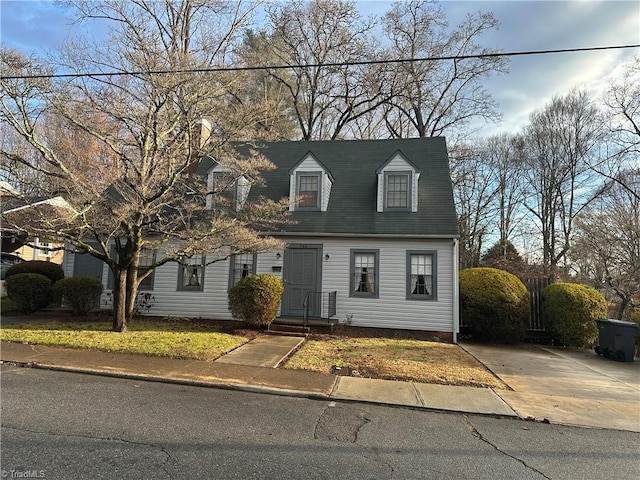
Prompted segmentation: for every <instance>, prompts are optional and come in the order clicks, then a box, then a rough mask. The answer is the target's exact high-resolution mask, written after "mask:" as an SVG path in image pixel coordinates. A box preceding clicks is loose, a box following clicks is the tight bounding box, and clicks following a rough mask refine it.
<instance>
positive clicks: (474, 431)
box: [462, 415, 551, 480]
mask: <svg viewBox="0 0 640 480" xmlns="http://www.w3.org/2000/svg"><path fill="white" fill-rule="evenodd" d="M462 417H463V418H464V421H465V423H466V424H467V426H468V427H469V430H470V431H471V435H473V436H474V437H476V438H477V439H479V440H480V441H482V442H484V443H486V444H487V445H489V446H491V447H492V448H493V449H494V450H495V451H496V452H500V453H501V454H502V455H505V456H507V457H509V458H512V459H513V460H515V461H516V462H518V463H520V464H522V465H523V466H524V467H525V468H528V469H529V470H532V471H534V472H536V473H537V474H539V475H542V477H544V478H546V479H547V480H551V477H548V476H546V475H545V474H544V473H542V472H541V471H540V470H538V469H537V468H535V467H532V466H531V465H529V464H527V462H525V461H524V460H522V459H521V458H518V457H516V456H514V455H511V454H510V453H507V452H505V451H504V450H501V449H500V448H499V447H498V446H497V445H495V444H494V443H491V442H490V441H489V440H487V439H486V438H484V435H482V433H480V431H479V430H478V429H477V428H476V427H475V425H473V423H471V420H469V417H467V416H466V415H463V416H462Z"/></svg>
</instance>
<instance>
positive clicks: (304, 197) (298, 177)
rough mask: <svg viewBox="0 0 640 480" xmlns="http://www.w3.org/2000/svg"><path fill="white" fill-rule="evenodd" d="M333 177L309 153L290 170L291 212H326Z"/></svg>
mask: <svg viewBox="0 0 640 480" xmlns="http://www.w3.org/2000/svg"><path fill="white" fill-rule="evenodd" d="M332 185H333V177H332V176H331V172H329V170H328V169H327V168H326V167H325V166H324V165H323V164H322V163H321V162H320V161H319V160H318V159H317V158H316V157H315V156H314V155H313V154H312V153H311V152H309V153H307V154H306V155H305V156H304V157H303V158H302V159H301V160H300V161H299V162H298V163H296V164H295V165H294V166H293V168H291V170H289V187H290V189H289V198H291V199H292V200H294V199H295V201H294V202H292V203H291V206H290V207H289V210H299V211H310V212H312V211H320V212H326V211H327V208H328V206H329V196H330V195H331V187H332Z"/></svg>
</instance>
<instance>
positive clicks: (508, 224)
mask: <svg viewBox="0 0 640 480" xmlns="http://www.w3.org/2000/svg"><path fill="white" fill-rule="evenodd" d="M486 156H487V162H488V164H489V167H490V168H491V169H492V170H493V173H494V178H495V182H496V185H495V187H496V193H495V196H494V197H493V205H494V207H493V209H494V211H495V212H496V215H497V217H498V232H499V240H498V245H500V246H501V247H502V255H503V257H504V258H506V257H507V254H508V251H507V250H508V247H509V243H510V242H511V241H513V237H514V235H515V234H516V231H517V228H518V226H519V224H520V222H521V220H522V217H523V215H524V212H523V211H522V206H523V202H524V194H525V193H524V175H523V173H524V142H523V139H522V137H520V136H519V135H507V134H501V135H497V136H494V137H491V138H489V139H488V141H487V144H486Z"/></svg>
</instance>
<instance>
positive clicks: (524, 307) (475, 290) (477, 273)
mask: <svg viewBox="0 0 640 480" xmlns="http://www.w3.org/2000/svg"><path fill="white" fill-rule="evenodd" d="M530 308H531V306H530V302H529V293H528V291H527V287H525V286H524V284H523V283H522V282H521V281H520V279H518V277H516V276H515V275H513V274H511V273H509V272H506V271H504V270H498V269H496V268H485V267H483V268H468V269H465V270H462V271H461V272H460V320H461V323H462V324H463V325H466V326H468V327H469V329H470V333H471V335H472V336H473V338H475V339H477V340H481V341H487V342H497V343H517V342H519V341H521V340H522V339H523V337H524V332H525V328H526V324H527V321H528V319H529V312H530Z"/></svg>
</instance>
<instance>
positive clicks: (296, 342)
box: [215, 335, 305, 368]
mask: <svg viewBox="0 0 640 480" xmlns="http://www.w3.org/2000/svg"><path fill="white" fill-rule="evenodd" d="M304 340H305V339H304V338H301V337H288V336H281V335H262V336H260V337H257V338H255V339H253V340H251V341H250V342H248V343H245V344H244V345H242V346H240V347H238V348H236V349H235V350H232V351H231V352H229V353H227V354H226V355H223V356H222V357H220V358H218V359H217V360H215V362H216V363H231V364H234V365H249V366H252V367H269V368H277V367H278V366H279V365H280V364H281V363H282V362H283V361H284V360H285V359H286V358H287V357H288V356H289V355H291V353H292V352H293V351H295V350H296V349H297V348H298V347H299V346H300V345H302V344H303V343H304Z"/></svg>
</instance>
